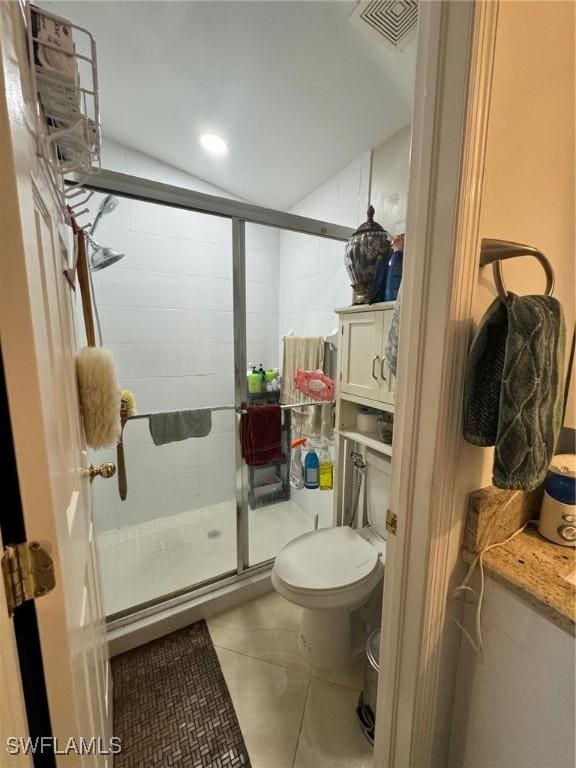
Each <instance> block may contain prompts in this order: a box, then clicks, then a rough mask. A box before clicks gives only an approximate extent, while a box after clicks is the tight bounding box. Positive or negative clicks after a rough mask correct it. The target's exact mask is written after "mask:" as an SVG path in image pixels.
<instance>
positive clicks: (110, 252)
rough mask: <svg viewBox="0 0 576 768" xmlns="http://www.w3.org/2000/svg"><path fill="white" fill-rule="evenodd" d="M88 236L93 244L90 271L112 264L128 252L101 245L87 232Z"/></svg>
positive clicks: (97, 270)
mask: <svg viewBox="0 0 576 768" xmlns="http://www.w3.org/2000/svg"><path fill="white" fill-rule="evenodd" d="M86 238H87V240H88V242H89V243H90V245H91V246H92V253H91V254H90V271H91V272H99V271H100V270H101V269H106V267H110V266H112V264H115V263H116V262H117V261H120V259H123V258H124V256H125V255H126V254H124V253H121V252H120V251H117V250H116V249H115V248H108V247H107V246H104V245H100V243H98V242H96V240H94V238H93V237H92V236H91V235H89V234H87V235H86Z"/></svg>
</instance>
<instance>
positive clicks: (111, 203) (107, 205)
mask: <svg viewBox="0 0 576 768" xmlns="http://www.w3.org/2000/svg"><path fill="white" fill-rule="evenodd" d="M117 206H118V198H117V197H114V195H106V197H105V198H104V199H103V200H102V202H101V203H100V206H99V207H98V213H97V214H96V218H95V219H94V224H92V226H91V227H90V233H91V234H92V235H93V234H94V233H95V232H96V227H97V226H98V224H99V222H100V219H101V218H102V216H106V214H107V213H112V211H113V210H115V208H116V207H117Z"/></svg>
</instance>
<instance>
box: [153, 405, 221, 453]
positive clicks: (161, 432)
mask: <svg viewBox="0 0 576 768" xmlns="http://www.w3.org/2000/svg"><path fill="white" fill-rule="evenodd" d="M149 426H150V434H151V435H152V440H153V441H154V445H165V444H166V443H174V442H177V441H179V440H187V439H188V438H189V437H206V435H208V434H210V431H211V429H212V411H211V410H210V409H208V408H199V409H195V410H191V411H173V412H168V413H153V414H151V415H150V418H149Z"/></svg>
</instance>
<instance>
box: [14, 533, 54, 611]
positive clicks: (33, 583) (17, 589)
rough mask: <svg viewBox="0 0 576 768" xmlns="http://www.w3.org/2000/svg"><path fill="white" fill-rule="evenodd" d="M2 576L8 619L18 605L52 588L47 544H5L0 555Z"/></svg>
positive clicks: (49, 549)
mask: <svg viewBox="0 0 576 768" xmlns="http://www.w3.org/2000/svg"><path fill="white" fill-rule="evenodd" d="M2 576H3V577H4V587H5V589H6V600H7V602H8V613H9V614H10V616H12V614H13V613H14V611H15V610H16V608H18V606H19V605H22V603H25V602H26V601H27V600H34V598H36V597H42V596H43V595H46V594H48V592H51V591H52V590H53V589H54V587H55V585H56V577H55V574H54V561H53V560H52V548H51V546H50V544H48V542H46V541H29V542H28V541H26V542H24V544H8V546H6V547H4V554H3V556H2Z"/></svg>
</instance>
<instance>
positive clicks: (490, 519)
mask: <svg viewBox="0 0 576 768" xmlns="http://www.w3.org/2000/svg"><path fill="white" fill-rule="evenodd" d="M541 499H542V490H537V491H533V492H531V493H528V492H525V491H503V490H500V489H498V488H494V487H492V486H490V487H488V488H482V489H481V490H479V491H474V492H473V493H471V494H470V496H469V497H468V514H467V519H466V529H465V533H464V544H463V553H462V554H463V558H464V559H465V560H466V561H467V562H471V561H472V560H473V558H474V557H475V555H476V554H477V553H478V552H479V551H480V550H481V549H482V548H483V547H485V546H487V545H489V544H493V543H496V542H498V541H502V540H503V539H506V538H507V537H508V536H510V535H511V534H512V533H513V532H514V531H516V530H517V529H518V528H519V527H520V526H521V525H522V524H523V523H525V522H526V521H528V520H533V519H536V518H537V517H538V513H539V510H540V503H541ZM483 562H484V566H485V570H486V572H487V573H488V574H489V575H490V576H492V577H493V578H494V579H495V580H496V581H498V582H500V583H501V584H502V585H504V586H506V587H508V588H509V589H511V590H512V591H513V592H514V594H516V595H517V596H518V597H519V598H520V599H521V600H522V601H523V602H525V603H526V604H527V605H529V606H530V607H531V608H533V609H534V610H535V611H537V612H538V613H540V614H541V615H542V616H544V617H545V618H547V619H549V620H550V621H552V622H553V623H554V624H556V625H557V626H558V627H560V628H561V629H563V630H564V631H565V632H568V633H569V634H571V635H573V636H576V585H575V584H574V583H573V582H571V581H569V580H567V577H569V576H570V575H571V574H573V572H574V569H575V568H576V550H575V549H574V548H573V547H562V546H559V545H558V544H553V543H552V542H550V541H548V540H547V539H544V538H543V537H542V536H540V534H539V533H538V530H537V528H536V527H535V526H528V527H527V528H526V529H525V530H524V531H523V532H522V533H520V534H518V536H516V537H515V538H514V539H512V541H510V542H508V543H507V544H505V545H503V546H501V547H496V548H494V549H492V550H490V551H489V552H486V554H485V555H484V557H483Z"/></svg>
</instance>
